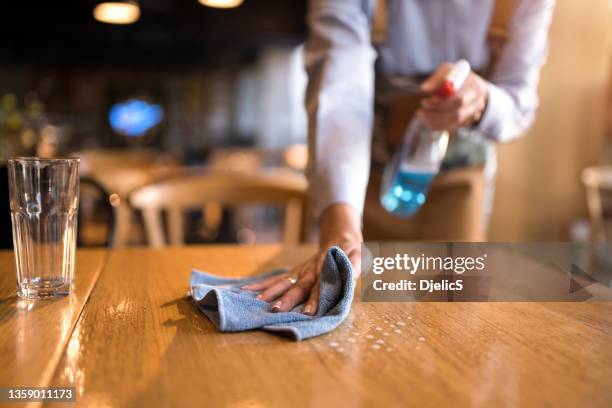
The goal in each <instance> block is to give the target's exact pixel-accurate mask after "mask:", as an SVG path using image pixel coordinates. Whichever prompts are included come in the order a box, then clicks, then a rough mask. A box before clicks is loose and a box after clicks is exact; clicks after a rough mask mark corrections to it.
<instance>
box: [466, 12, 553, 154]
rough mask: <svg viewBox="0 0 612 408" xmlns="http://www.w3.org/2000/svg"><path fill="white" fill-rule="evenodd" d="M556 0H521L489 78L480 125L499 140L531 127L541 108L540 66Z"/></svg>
mask: <svg viewBox="0 0 612 408" xmlns="http://www.w3.org/2000/svg"><path fill="white" fill-rule="evenodd" d="M554 3H555V1H554V0H520V1H518V2H517V3H516V8H515V11H514V14H513V16H512V18H511V21H510V26H509V38H508V41H507V43H506V44H505V45H504V47H503V49H502V51H501V54H500V56H499V60H498V61H497V63H496V64H495V66H494V67H493V71H492V73H491V76H490V78H488V81H489V83H488V88H489V98H488V103H487V108H486V110H485V112H484V114H483V116H482V119H481V121H480V122H479V123H478V125H477V128H478V129H479V130H480V131H482V133H484V134H485V135H487V136H488V137H490V138H491V139H494V140H496V141H499V142H506V141H510V140H512V139H515V138H517V137H519V136H520V135H521V134H523V133H524V132H525V131H527V130H528V129H529V127H530V126H531V125H532V123H533V120H534V118H535V112H536V109H537V107H538V94H537V85H538V80H539V75H540V68H541V67H542V65H543V64H544V62H545V60H546V56H547V52H548V27H549V25H550V20H551V16H552V12H553V8H554Z"/></svg>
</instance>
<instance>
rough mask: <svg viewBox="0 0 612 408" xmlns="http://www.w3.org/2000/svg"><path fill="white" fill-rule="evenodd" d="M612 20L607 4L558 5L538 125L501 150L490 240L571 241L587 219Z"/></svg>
mask: <svg viewBox="0 0 612 408" xmlns="http://www.w3.org/2000/svg"><path fill="white" fill-rule="evenodd" d="M610 13H611V4H610V3H609V1H608V0H589V1H588V2H583V1H575V0H557V6H556V10H555V14H554V17H553V21H552V27H551V31H550V54H549V57H548V62H547V64H546V66H545V67H544V69H543V72H542V79H541V82H540V88H539V89H540V98H541V105H540V109H539V113H538V117H537V119H536V122H535V124H534V126H533V128H532V130H531V131H530V132H529V133H528V134H527V135H525V136H524V137H523V138H522V139H521V140H519V141H518V142H515V143H512V144H508V145H503V146H500V148H499V171H498V179H497V191H496V196H495V206H494V210H493V218H492V220H491V229H490V234H489V238H490V239H491V240H494V241H518V240H521V241H529V240H530V241H536V240H567V239H568V232H569V226H570V223H571V222H572V221H573V220H575V219H576V218H578V217H586V214H587V212H586V203H585V195H584V190H583V188H582V185H581V183H580V172H581V170H582V169H583V168H584V167H587V166H590V165H593V164H600V163H601V162H602V161H604V160H605V150H606V148H605V139H606V130H607V129H606V126H607V112H608V109H607V107H608V101H607V98H608V95H609V75H610V72H611V71H610V38H611V37H610V31H611V24H610V22H611V19H610Z"/></svg>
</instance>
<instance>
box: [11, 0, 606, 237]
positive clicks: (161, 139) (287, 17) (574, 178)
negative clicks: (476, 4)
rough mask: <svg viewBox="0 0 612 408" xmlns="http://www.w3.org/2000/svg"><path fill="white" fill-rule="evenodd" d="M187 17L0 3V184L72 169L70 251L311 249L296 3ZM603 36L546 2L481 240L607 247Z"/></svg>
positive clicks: (583, 13)
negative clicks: (13, 175) (532, 117)
mask: <svg viewBox="0 0 612 408" xmlns="http://www.w3.org/2000/svg"><path fill="white" fill-rule="evenodd" d="M200 1H201V3H200V2H198V1H197V0H139V1H138V2H129V1H128V2H119V4H116V3H115V6H112V5H111V4H109V3H103V2H91V1H82V2H74V3H72V2H70V3H58V2H43V3H37V4H33V3H29V2H11V3H7V4H5V5H3V11H2V17H3V18H2V22H3V23H2V25H0V163H2V164H0V172H4V173H2V174H0V183H6V168H5V167H3V165H4V163H5V161H6V159H7V158H8V157H10V156H15V155H38V156H41V157H53V156H65V155H71V156H78V157H81V160H82V164H81V166H82V167H81V172H82V175H83V180H82V191H81V209H82V211H81V219H80V228H79V233H80V235H79V244H80V245H115V246H123V245H141V244H150V245H156V246H161V245H166V244H177V243H178V244H180V243H190V242H239V243H243V244H254V243H266V242H277V241H279V240H283V241H285V242H296V241H299V240H304V239H308V238H309V237H312V236H313V234H314V231H313V228H311V224H312V223H311V222H310V219H309V217H308V209H307V206H306V204H305V198H304V191H305V187H306V182H305V179H304V176H303V170H304V167H305V165H306V160H307V151H306V147H305V139H306V125H307V123H306V115H305V111H304V106H303V100H304V88H305V84H306V76H305V73H304V71H303V61H302V53H301V50H302V44H303V42H304V41H305V39H306V34H307V33H306V25H305V21H304V16H305V12H306V1H305V0H293V1H284V0H244V1H240V0H200ZM203 3H205V4H203ZM220 6H221V8H219V7H220ZM229 6H233V7H229ZM117 23H121V24H117ZM611 29H612V3H611V2H609V1H608V0H591V1H590V2H589V6H588V7H584V4H581V3H580V2H575V1H573V0H558V1H557V7H556V10H555V15H554V18H553V22H552V27H551V31H550V55H549V58H548V62H547V64H546V66H545V67H544V70H543V72H542V80H541V84H540V97H541V107H540V110H539V113H538V117H537V120H536V123H535V125H534V127H533V129H532V130H531V131H530V132H529V134H527V135H525V137H523V138H522V139H521V140H519V141H518V142H515V143H512V144H509V145H503V146H500V148H499V171H498V181H497V190H496V198H495V206H494V211H493V217H492V222H491V229H490V233H489V237H490V239H491V240H493V241H566V240H576V241H585V240H602V239H611V235H610V232H609V229H610V223H609V221H608V220H609V219H610V218H612V193H611V191H612V174H611V173H610V167H608V166H607V165H609V164H610V163H611V160H612V153H611V152H612V149H611V145H612V123H611V122H610V110H611V109H612V105H611V101H612V86H611V82H610V78H611V74H612V66H611V64H610V56H611V54H610V45H611ZM202 176H206V177H202ZM177 180H178V181H179V182H178V183H177V182H176V181H177ZM0 188H1V189H4V190H2V191H5V189H6V185H0ZM195 190H197V191H199V192H200V193H201V194H200V195H199V196H197V197H195V196H192V194H190V193H189V192H190V191H195ZM3 194H5V193H3ZM206 194H209V195H208V196H206ZM203 195H204V196H203ZM0 201H1V203H0V205H2V206H3V207H2V208H1V209H0V210H1V211H2V214H8V207H4V206H6V205H7V204H8V199H7V197H5V196H3V197H0ZM262 202H265V203H267V204H268V205H265V206H262V205H259V204H260V203H262ZM152 203H156V205H155V206H153V204H152ZM242 204H257V205H248V206H244V205H242ZM237 207H240V208H237ZM243 207H244V208H243ZM184 210H187V214H186V216H182V215H181V216H179V215H177V214H178V212H179V211H183V212H184ZM0 222H1V223H0V229H1V230H2V235H3V237H2V238H0V246H4V247H6V246H9V245H10V233H9V230H10V225H9V224H8V223H9V219H8V218H7V217H6V216H4V215H3V218H2V219H1V221H0Z"/></svg>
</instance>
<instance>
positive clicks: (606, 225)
mask: <svg viewBox="0 0 612 408" xmlns="http://www.w3.org/2000/svg"><path fill="white" fill-rule="evenodd" d="M582 182H583V183H584V185H585V188H586V194H587V205H588V208H589V216H590V218H591V227H592V238H593V240H595V241H607V240H611V239H612V231H610V230H612V166H600V167H589V168H586V169H584V170H583V172H582Z"/></svg>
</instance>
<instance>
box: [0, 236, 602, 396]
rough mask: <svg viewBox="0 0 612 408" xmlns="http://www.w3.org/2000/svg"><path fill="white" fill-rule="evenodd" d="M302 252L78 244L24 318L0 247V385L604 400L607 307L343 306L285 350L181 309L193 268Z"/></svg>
mask: <svg viewBox="0 0 612 408" xmlns="http://www.w3.org/2000/svg"><path fill="white" fill-rule="evenodd" d="M312 251H313V248H312V247H296V248H286V247H285V248H282V247H279V246H257V247H236V246H207V247H188V248H170V249H165V250H150V249H122V250H114V251H111V252H109V253H108V254H105V253H104V252H101V251H90V250H80V251H79V253H78V272H77V290H76V293H75V294H74V296H72V297H71V298H65V299H60V300H56V301H51V302H39V303H36V304H35V305H34V306H32V307H31V310H28V307H24V304H23V302H20V301H17V300H16V299H15V298H14V295H13V292H14V280H13V273H14V266H13V263H12V254H11V253H9V252H0V294H1V297H0V299H1V303H0V333H1V337H0V362H1V364H2V368H3V369H2V370H0V386H42V385H50V386H73V387H75V388H76V390H77V401H78V405H79V406H92V407H98V406H103V407H131V406H160V407H168V406H206V407H208V406H210V407H216V406H221V407H225V406H231V407H287V406H289V407H303V406H313V407H314V406H317V407H319V406H321V407H328V406H336V407H344V406H358V407H370V406H381V407H389V406H391V407H393V406H408V405H417V404H418V405H425V406H447V405H451V404H452V405H453V406H526V405H537V406H541V405H548V406H610V405H611V404H612V303H611V302H597V303H595V302H594V303H365V302H364V303H361V302H356V303H355V304H354V306H353V309H352V312H351V315H350V316H349V318H348V319H347V321H346V322H345V323H344V324H343V325H342V326H341V327H340V328H338V329H337V330H336V331H334V332H332V333H330V334H328V335H324V336H321V337H318V338H314V339H311V340H308V341H304V342H301V343H294V342H292V341H288V340H286V339H284V338H281V337H277V336H274V335H272V334H269V333H264V332H258V331H255V332H248V333H236V334H219V333H218V332H217V331H216V330H215V328H214V327H213V325H212V324H211V323H210V322H209V321H207V320H206V318H205V317H204V316H202V315H201V314H200V313H199V312H198V311H196V310H195V308H194V307H193V306H192V305H191V304H190V303H189V302H188V301H187V300H186V299H185V294H186V291H187V287H188V277H189V272H190V270H191V268H192V267H196V268H199V269H203V270H207V271H212V272H215V273H218V274H223V275H228V276H229V275H246V274H253V273H256V272H259V271H262V270H266V269H269V268H272V267H277V266H282V265H288V264H292V263H294V262H297V261H298V260H299V259H302V258H305V257H307V256H308V255H309V254H310V253H312ZM58 406H59V407H65V406H67V404H58Z"/></svg>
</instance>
